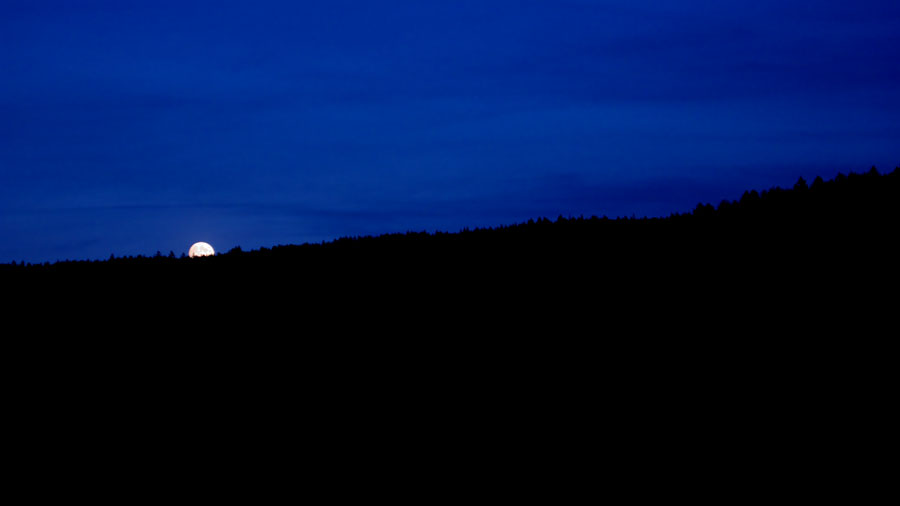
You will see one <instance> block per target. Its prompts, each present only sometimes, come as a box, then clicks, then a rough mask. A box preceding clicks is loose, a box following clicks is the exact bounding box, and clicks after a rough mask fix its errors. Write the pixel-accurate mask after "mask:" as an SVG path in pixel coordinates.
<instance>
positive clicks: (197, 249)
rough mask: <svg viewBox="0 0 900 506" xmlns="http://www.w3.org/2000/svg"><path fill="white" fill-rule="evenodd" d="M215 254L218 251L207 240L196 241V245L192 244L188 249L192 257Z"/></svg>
mask: <svg viewBox="0 0 900 506" xmlns="http://www.w3.org/2000/svg"><path fill="white" fill-rule="evenodd" d="M215 254H216V252H215V250H213V247H212V246H210V245H209V244H207V243H205V242H197V243H194V245H193V246H191V249H190V251H188V256H189V257H191V258H194V257H208V256H211V255H215Z"/></svg>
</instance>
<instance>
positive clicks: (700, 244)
mask: <svg viewBox="0 0 900 506" xmlns="http://www.w3.org/2000/svg"><path fill="white" fill-rule="evenodd" d="M898 218H900V169H896V170H894V171H893V172H891V173H890V174H886V175H881V174H878V173H877V171H875V170H872V171H870V172H868V173H866V174H849V175H847V176H843V175H839V176H838V177H837V178H835V179H834V180H832V181H823V180H821V179H820V178H817V179H816V180H815V181H813V182H812V184H807V183H806V182H805V181H803V180H800V181H798V182H797V184H795V185H794V186H793V187H792V188H789V189H781V188H773V189H770V190H767V191H761V192H756V191H748V192H746V193H745V194H744V195H743V196H742V197H741V198H740V199H739V200H737V201H723V202H722V203H720V204H719V205H718V206H712V205H709V204H701V205H698V206H697V207H696V208H695V209H694V210H693V211H692V212H688V213H683V214H674V215H672V216H669V217H666V218H641V219H631V218H624V219H622V218H620V219H607V218H603V217H590V218H583V217H578V218H563V217H558V218H556V219H555V220H549V219H546V218H540V219H536V220H533V221H528V222H527V223H521V224H517V225H511V226H502V227H497V228H491V229H475V230H464V231H462V232H459V233H436V234H425V233H408V234H392V235H383V236H378V237H358V238H344V239H339V240H335V241H332V242H329V243H325V244H313V245H309V244H307V245H298V246H279V247H273V248H263V249H260V250H256V251H241V250H240V249H235V250H232V251H230V252H228V253H225V254H222V255H218V256H215V257H208V258H197V259H179V258H174V255H173V256H172V257H169V256H166V255H162V254H160V255H158V256H154V257H136V258H111V259H109V260H105V261H97V262H93V261H92V262H87V261H67V262H59V263H56V264H52V265H32V266H23V265H15V266H13V265H5V266H0V267H2V278H0V279H2V280H3V288H4V290H5V292H6V294H7V295H8V296H9V297H8V302H7V305H6V307H5V311H4V313H3V314H4V318H5V320H6V323H7V325H6V327H5V329H6V332H5V333H4V337H5V341H4V344H5V345H6V346H5V351H6V352H7V355H6V356H7V357H8V358H9V360H8V361H7V362H9V366H8V368H7V374H8V377H9V378H12V381H13V387H12V388H10V389H9V390H10V392H11V393H10V396H12V404H11V405H12V406H14V407H15V409H14V410H13V412H15V413H16V414H19V413H26V414H28V416H27V417H25V418H24V419H23V420H24V422H23V424H22V425H23V427H19V428H17V430H16V431H15V433H16V434H20V433H21V434H31V433H37V434H39V435H40V437H33V438H30V439H28V441H29V444H30V445H32V446H31V448H30V452H29V454H30V455H31V454H33V455H44V453H42V452H41V451H38V450H41V449H42V448H53V449H56V448H69V447H72V446H73V441H76V440H79V438H81V440H84V441H88V442H90V444H91V445H92V449H91V450H90V451H91V452H96V451H97V450H96V449H95V448H94V446H96V445H95V444H94V441H103V442H106V443H105V444H108V445H110V446H113V447H116V448H119V447H120V446H121V444H123V442H127V443H128V445H129V446H128V447H129V448H135V451H138V452H139V454H140V455H141V456H142V457H141V458H142V459H143V458H144V457H143V456H145V455H146V456H148V457H146V459H145V460H146V465H147V466H150V467H152V466H155V465H156V461H155V460H152V459H153V458H154V457H151V456H152V455H155V454H160V455H161V456H158V457H155V458H157V459H159V461H160V462H162V461H165V462H166V466H169V465H171V463H170V460H171V455H178V454H179V453H178V452H181V451H183V450H184V448H191V449H192V451H195V452H197V453H198V454H203V455H206V456H209V457H211V458H212V460H216V459H220V458H221V462H219V463H215V462H214V463H213V466H212V467H211V468H210V469H219V467H217V465H220V466H228V465H231V464H230V463H231V462H232V461H233V460H235V459H237V460H240V459H242V458H248V459H249V460H252V461H253V462H254V466H256V462H257V460H258V461H259V462H260V467H259V468H258V470H256V469H254V470H250V471H248V472H250V473H251V474H253V473H256V472H259V473H261V474H265V475H272V474H274V475H277V476H280V474H281V473H283V472H285V469H288V467H282V463H283V462H284V459H285V457H284V455H280V456H279V455H275V454H276V453H278V454H281V453H283V450H282V449H284V448H295V447H296V444H297V443H298V442H299V443H301V446H302V451H301V450H297V451H298V452H299V453H298V454H302V455H303V456H305V458H307V459H309V461H310V462H312V463H313V464H314V465H313V467H314V469H315V472H314V473H313V476H315V477H316V479H317V480H324V482H326V483H334V486H335V487H336V488H335V489H339V488H340V486H342V485H341V483H338V481H340V479H339V478H336V476H337V475H336V474H335V473H330V472H328V470H329V469H339V468H340V466H341V465H342V464H341V462H340V461H342V460H346V458H347V456H351V455H352V456H353V459H355V460H354V462H356V461H359V462H363V463H364V465H365V466H369V467H371V468H372V469H373V471H371V476H372V477H373V481H380V480H375V479H374V477H377V476H380V475H381V474H380V473H381V472H382V471H381V469H382V467H383V466H384V463H385V462H391V461H392V459H412V460H411V461H414V462H418V461H419V460H417V459H418V457H416V456H418V455H423V454H428V455H429V456H430V458H429V459H428V461H429V462H432V463H433V465H434V466H436V467H431V466H429V467H428V470H429V472H430V471H431V470H433V469H442V470H447V471H448V472H449V470H452V469H459V468H465V469H477V470H479V472H484V473H485V475H486V476H487V475H488V474H487V473H490V474H489V475H490V476H492V477H493V476H496V475H497V472H498V471H497V470H496V469H493V468H492V467H491V465H489V464H481V463H480V462H478V460H480V459H479V458H473V456H478V455H483V454H485V452H493V453H494V454H496V456H497V457H496V460H494V459H493V458H492V459H490V462H492V463H493V462H502V463H503V464H502V470H501V471H499V472H500V473H501V474H504V473H505V474H508V475H522V476H528V473H533V472H534V471H535V470H536V469H538V470H540V471H539V474H540V475H541V479H542V480H550V481H551V482H552V481H553V480H561V481H570V480H571V479H572V477H573V476H583V475H584V474H585V473H586V469H592V468H589V467H587V466H585V463H584V462H585V459H593V458H594V457H595V456H598V458H599V457H603V458H604V459H605V462H606V463H607V464H606V465H607V466H608V467H609V470H608V471H604V473H606V475H608V476H610V477H612V478H613V479H614V480H615V481H617V482H621V483H625V484H626V486H627V487H628V488H629V490H643V489H644V488H646V487H647V486H648V485H647V483H646V479H645V477H646V476H648V475H647V474H646V473H647V472H650V473H651V475H652V476H653V481H654V483H657V485H658V486H660V487H663V488H665V489H666V490H677V489H678V487H683V486H684V483H687V482H691V480H696V476H686V475H687V474H688V473H693V472H694V471H693V470H694V469H698V467H695V466H702V468H703V469H704V471H703V473H704V476H705V477H706V479H707V480H709V481H715V482H716V484H718V486H721V487H723V488H727V487H729V486H733V487H740V486H741V485H740V484H739V482H740V480H739V479H737V478H736V477H737V476H744V475H745V473H752V472H754V470H756V471H758V470H759V469H764V470H765V472H766V473H767V474H771V473H775V474H779V473H780V474H781V475H782V476H785V477H786V476H790V477H791V480H795V479H797V476H798V473H801V474H802V473H803V472H808V473H811V474H814V473H817V472H819V471H820V470H824V469H825V468H827V467H828V466H830V465H832V464H831V463H832V462H833V461H834V459H835V458H839V457H840V456H841V455H845V454H846V449H845V448H841V447H836V446H835V445H833V444H832V443H831V442H832V441H833V440H834V437H835V435H836V434H838V435H841V434H847V433H848V431H850V432H852V434H853V435H852V439H853V442H854V445H856V444H857V442H858V441H860V439H859V438H863V439H862V441H863V442H866V441H865V438H866V437H867V435H868V434H873V435H874V434H878V433H879V432H877V431H874V432H873V427H875V428H880V427H882V426H883V425H884V424H885V423H886V422H885V421H887V420H891V418H890V417H888V416H886V415H885V413H883V411H884V409H886V408H882V406H885V407H886V406H889V405H890V403H889V402H884V401H885V400H886V399H890V397H888V392H887V388H888V385H891V384H893V383H892V382H891V381H890V372H891V371H892V370H893V364H891V363H890V362H891V360H892V357H893V356H895V355H894V354H893V353H888V347H887V344H888V343H890V342H891V341H892V338H891V337H890V336H892V335H893V334H894V333H896V331H895V330H894V327H895V322H894V321H893V315H894V314H895V313H896V295H895V294H896V287H897V281H898V279H900V278H898V268H897V262H896V259H895V258H894V257H895V256H896V255H895V254H894V251H895V249H894V248H895V246H894V244H893V243H894V238H895V237H896V232H897V230H898V228H897V224H898ZM16 420H18V418H17V419H16ZM108 420H113V421H112V422H109V421H108ZM60 431H62V432H60ZM59 434H63V436H60V435H59ZM65 434H69V435H70V436H65ZM235 435H237V436H239V437H240V438H241V440H243V439H248V440H252V441H253V447H254V448H257V450H251V449H248V448H247V447H246V446H239V445H236V444H234V443H233V442H234V441H237V440H238V439H236V438H235ZM298 438H299V439H298ZM873 443H874V441H873ZM788 448H789V449H790V452H791V453H792V455H797V456H799V457H796V458H794V457H792V458H788V459H785V460H784V461H783V462H782V461H781V459H778V458H774V457H773V455H780V454H782V453H783V452H785V451H786V450H785V449H788ZM276 450H277V452H276ZM73 451H74V452H75V453H74V454H75V455H80V454H81V453H80V452H81V451H82V450H77V448H76V449H75V450H73ZM83 451H84V452H87V450H83ZM226 454H227V455H226ZM229 456H230V457H229ZM290 458H293V453H291V454H290ZM798 458H799V459H802V462H804V464H803V465H802V466H800V467H802V469H801V470H799V471H798V469H799V468H798V466H797V462H798V460H797V459H798ZM473 460H475V462H473ZM548 462H552V465H548V464H547V463H548ZM721 462H726V463H727V465H724V466H722V465H719V463H721ZM344 463H345V464H346V462H344ZM174 465H175V466H176V467H178V466H179V465H180V464H179V463H177V462H176V463H175V464H174ZM461 466H462V467H461ZM648 466H649V467H648ZM659 466H662V467H661V468H660V467H659ZM414 467H415V466H414ZM291 469H292V468H291ZM644 469H647V471H642V470H644ZM410 472H411V473H412V474H411V475H410V476H415V477H416V479H419V478H420V475H421V479H422V480H425V481H424V482H425V483H430V482H429V481H428V478H427V476H425V475H426V474H428V473H426V472H425V471H422V470H420V469H413V470H412V471H410ZM368 473H369V471H367V474H368ZM338 474H339V473H338ZM188 475H190V476H194V470H191V473H190V474H188V473H187V472H186V474H185V476H188ZM746 475H747V476H755V475H752V474H746ZM432 477H433V476H432ZM687 478H691V480H687ZM729 484H731V485H729ZM704 487H706V485H704ZM732 492H733V490H732ZM554 494H556V492H554ZM554 497H556V496H554Z"/></svg>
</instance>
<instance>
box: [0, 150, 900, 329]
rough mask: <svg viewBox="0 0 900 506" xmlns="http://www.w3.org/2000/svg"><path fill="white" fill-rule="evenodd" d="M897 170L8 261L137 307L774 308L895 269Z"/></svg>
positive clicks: (376, 312)
mask: <svg viewBox="0 0 900 506" xmlns="http://www.w3.org/2000/svg"><path fill="white" fill-rule="evenodd" d="M898 181H900V169H895V170H894V171H893V172H891V173H889V174H884V175H882V174H879V173H878V171H877V170H876V169H875V168H874V167H873V168H872V169H871V170H870V171H869V172H868V173H864V174H855V173H850V174H849V175H843V174H839V175H838V176H837V177H836V178H835V179H833V180H830V181H824V180H822V179H821V178H816V179H815V180H814V181H813V182H812V183H811V184H808V183H807V182H806V181H804V180H803V179H802V178H801V179H800V180H799V181H797V183H796V184H795V185H794V186H793V187H792V188H788V189H783V188H779V187H775V188H771V189H769V190H763V191H759V192H757V191H756V190H752V191H747V192H745V193H744V194H743V196H742V197H741V198H740V199H739V200H734V201H727V200H723V201H722V202H721V203H719V204H718V205H717V206H713V205H712V204H698V205H697V206H696V208H695V209H694V210H693V211H691V212H686V213H676V214H672V215H671V216H668V217H661V218H618V219H609V218H607V217H596V216H593V217H590V218H585V217H577V218H571V217H570V218H565V217H562V216H559V217H557V218H556V219H555V220H550V219H547V218H543V217H542V218H538V219H535V220H529V221H528V222H526V223H519V224H515V225H508V226H499V227H496V228H480V229H472V230H468V229H466V230H463V231H460V232H458V233H425V232H408V233H405V234H388V235H381V236H377V237H353V238H341V239H337V240H334V241H331V242H327V243H322V244H303V245H287V246H276V247H272V248H261V249H259V250H253V251H242V250H241V249H240V248H234V249H233V250H231V251H229V252H227V253H225V254H219V255H216V256H215V257H207V258H194V259H191V258H175V255H174V254H169V255H163V254H161V253H157V254H156V255H155V256H152V257H141V256H138V257H127V258H116V257H111V258H110V259H108V260H104V261H64V262H57V263H55V264H42V265H21V264H18V265H3V266H0V272H2V276H3V279H4V280H5V282H6V284H7V286H8V287H10V289H12V287H17V288H15V290H17V291H18V292H17V293H19V294H20V296H19V297H18V298H19V299H20V300H29V297H31V300H34V301H36V302H40V303H43V302H46V301H47V297H48V296H51V297H53V298H54V299H58V301H59V302H61V303H63V305H66V304H74V305H80V304H86V305H88V306H93V305H96V307H97V308H100V307H103V306H104V305H107V304H110V305H112V306H115V307H118V308H119V309H118V310H119V311H124V312H128V310H129V309H132V308H130V307H127V306H128V301H133V302H134V303H135V306H136V307H138V306H140V305H141V304H151V305H152V304H154V303H159V304H160V305H161V306H165V305H166V304H168V305H169V306H170V307H171V308H172V309H173V311H178V310H179V309H182V308H184V307H190V308H192V311H194V310H201V309H202V310H205V311H210V312H212V313H219V312H224V313H228V314H232V315H242V314H252V313H256V312H259V313H260V314H265V313H269V312H272V311H276V312H277V311H280V310H284V311H286V313H285V312H284V311H282V312H279V313H278V314H289V313H292V312H297V313H301V314H304V315H306V316H304V318H306V321H307V322H314V323H315V324H316V325H319V324H326V323H328V322H334V323H337V322H343V324H351V323H352V324H355V325H358V324H360V322H363V321H382V320H386V319H390V320H391V321H392V322H393V324H396V325H403V323H402V322H404V321H407V320H408V321H435V320H434V319H437V320H448V321H459V320H460V315H461V314H464V315H469V317H474V315H478V314H483V315H487V314H494V315H496V314H497V313H498V312H499V313H503V312H507V313H508V314H516V313H519V312H523V313H524V314H526V315H528V316H530V317H538V316H539V315H540V314H542V313H547V314H550V313H553V314H556V313H570V314H573V313H574V314H588V313H591V312H593V311H595V310H597V308H601V307H610V308H616V309H615V310H614V311H613V313H614V314H622V313H621V312H624V313H625V314H630V313H632V312H635V311H638V310H642V309H641V308H649V307H653V308H655V309H656V310H659V311H664V312H671V313H672V315H673V316H674V315H679V316H684V315H685V314H688V313H686V312H685V311H683V309H684V308H685V307H688V306H690V303H689V301H690V300H691V298H694V299H696V301H697V304H698V307H697V310H698V311H699V310H703V309H702V308H701V307H699V306H702V305H703V304H705V305H707V306H709V307H708V308H707V310H712V311H711V312H710V316H713V315H719V316H721V315H722V311H724V312H725V313H728V312H729V311H742V310H743V309H742V308H746V307H747V306H748V305H752V304H755V303H761V302H762V301H763V300H765V301H768V306H767V307H768V308H769V310H770V311H776V312H777V311H788V310H789V309H788V307H790V308H798V307H799V308H803V309H807V310H810V309H813V308H815V307H817V305H821V306H820V307H823V308H824V307H827V306H828V305H829V304H835V303H837V304H843V303H850V302H851V301H849V300H848V299H854V298H855V297H856V295H858V294H859V293H860V292H861V291H862V292H866V291H869V290H871V289H873V288H874V287H875V286H874V283H875V280H876V279H888V277H889V276H892V275H894V274H895V267H894V264H895V263H896V262H895V261H893V260H891V258H890V256H891V255H890V253H889V252H891V251H893V250H892V248H893V246H892V243H893V241H894V238H895V236H896V230H897V224H898V216H900V204H898V203H900V183H898ZM869 284H873V285H872V286H869ZM866 296H867V297H873V298H875V297H876V296H875V294H874V293H866ZM728 301H731V302H733V304H729V303H728ZM785 305H787V307H783V306H785ZM223 308H231V309H229V310H224V311H223ZM346 315H353V316H352V317H348V316H346ZM348 319H349V320H350V321H348ZM210 321H211V322H215V321H216V320H215V319H214V318H211V319H210Z"/></svg>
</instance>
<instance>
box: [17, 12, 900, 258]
mask: <svg viewBox="0 0 900 506" xmlns="http://www.w3.org/2000/svg"><path fill="white" fill-rule="evenodd" d="M898 164H900V2H898V1H897V0H879V1H869V0H857V1H853V2H850V1H846V0H841V1H835V0H816V1H796V0H752V1H750V0H748V1H728V0H717V1H686V0H677V1H676V0H672V1H659V0H656V1H631V2H625V1H603V0H596V1H589V0H581V1H579V0H570V1H565V0H553V1H551V0H546V1H536V0H516V1H513V0H472V1H469V0H454V1H442V2H429V1H423V0H409V1H406V0H403V1H391V0H381V1H362V0H328V1H320V2H307V1H302V0H297V1H262V0H255V1H252V2H251V1H244V2H229V1H223V0H216V1H196V0H179V1H165V0H153V1H125V0H114V1H113V0H110V1H99V0H98V1H72V0H66V1H56V0H53V1H51V0H29V1H26V0H0V262H9V261H12V260H15V261H22V260H25V261H28V262H43V261H51V262H52V261H55V260H64V259H94V258H100V259H102V258H108V257H109V256H110V254H111V253H114V254H115V255H116V256H123V255H137V254H144V255H151V254H154V253H155V252H156V251H157V250H160V251H162V252H163V253H164V254H165V253H168V252H169V251H170V250H173V251H174V252H175V253H176V254H177V255H180V254H181V253H182V252H186V251H187V249H188V247H189V246H190V245H191V244H192V243H193V242H196V241H206V242H209V243H211V244H212V245H213V246H214V247H216V249H217V250H218V251H227V250H229V249H231V248H232V247H234V246H237V245H240V246H242V247H243V249H245V250H247V249H253V248H258V247H260V246H267V247H271V246H273V245H277V244H299V243H303V242H319V241H321V240H330V239H333V238H337V237H341V236H354V235H368V234H376V235H377V234H381V233H389V232H405V231H407V230H415V231H422V230H428V231H434V230H444V231H457V230H459V229H461V228H463V227H475V226H493V225H501V224H510V223H516V222H521V221H525V220H527V219H528V218H536V217H539V216H546V217H550V218H555V217H556V216H558V215H560V214H561V215H564V216H578V215H582V214H583V215H585V216H590V215H598V216H601V215H608V216H610V217H616V216H631V215H632V214H635V215H637V216H644V215H650V216H653V215H657V216H658V215H668V214H669V213H671V212H676V211H689V210H691V209H692V208H693V207H694V206H695V205H696V204H697V203H698V202H700V201H703V202H713V203H718V202H719V201H720V200H722V199H723V198H729V199H733V198H739V197H740V194H741V193H742V192H743V190H745V189H749V188H757V189H763V188H768V187H771V186H774V185H780V186H790V185H792V184H793V183H794V182H795V181H796V179H797V178H798V177H799V176H804V177H806V178H811V177H814V176H815V175H822V176H823V177H825V178H830V177H833V176H834V175H835V174H836V173H837V172H838V171H841V172H844V173H846V172H849V171H857V172H858V171H864V170H867V169H868V168H869V167H871V166H872V165H876V166H878V167H879V168H881V169H886V170H889V169H893V168H894V167H895V166H897V165H898Z"/></svg>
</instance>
